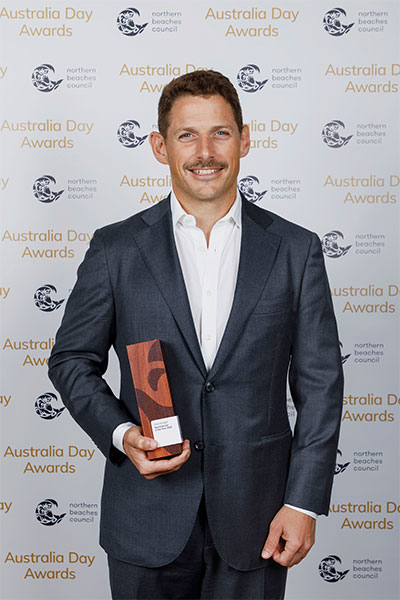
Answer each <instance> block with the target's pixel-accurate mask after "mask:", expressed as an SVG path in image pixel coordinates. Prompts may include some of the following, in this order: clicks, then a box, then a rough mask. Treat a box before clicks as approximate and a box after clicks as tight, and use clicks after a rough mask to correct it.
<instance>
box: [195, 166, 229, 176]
mask: <svg viewBox="0 0 400 600" xmlns="http://www.w3.org/2000/svg"><path fill="white" fill-rule="evenodd" d="M190 170H191V171H192V173H196V174H197V175H212V174H213V173H218V171H222V168H219V169H190Z"/></svg>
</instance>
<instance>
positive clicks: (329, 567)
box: [318, 554, 349, 583]
mask: <svg viewBox="0 0 400 600" xmlns="http://www.w3.org/2000/svg"><path fill="white" fill-rule="evenodd" d="M341 564H342V561H341V560H340V558H339V557H338V556H335V555H334V554H330V555H329V556H326V557H325V558H323V559H322V560H321V562H320V563H319V566H318V572H319V574H320V575H321V577H322V579H323V580H324V581H327V582H328V583H337V582H338V581H341V580H342V579H344V578H345V577H346V575H347V573H348V572H349V569H347V571H337V570H336V567H337V566H340V565H341Z"/></svg>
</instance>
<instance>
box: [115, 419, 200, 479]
mask: <svg viewBox="0 0 400 600" xmlns="http://www.w3.org/2000/svg"><path fill="white" fill-rule="evenodd" d="M122 444H123V446H124V450H125V452H126V454H127V456H128V458H129V460H130V461H131V462H132V463H133V464H134V465H135V467H136V468H137V470H138V471H139V473H140V474H141V475H143V477H144V478H145V479H154V478H155V477H159V476H160V475H166V474H167V473H173V472H174V471H177V470H178V469H180V468H181V466H182V465H183V463H185V462H186V461H187V459H188V458H189V456H190V444H189V440H184V442H183V450H182V452H181V454H179V455H178V456H174V457H173V458H166V459H162V458H160V459H159V460H149V459H148V458H147V454H146V451H147V450H155V449H156V448H157V442H156V441H155V440H153V439H152V438H148V437H144V436H143V435H142V428H141V427H139V426H137V425H135V426H134V427H130V428H129V429H128V430H127V431H126V432H125V435H124V439H123V441H122Z"/></svg>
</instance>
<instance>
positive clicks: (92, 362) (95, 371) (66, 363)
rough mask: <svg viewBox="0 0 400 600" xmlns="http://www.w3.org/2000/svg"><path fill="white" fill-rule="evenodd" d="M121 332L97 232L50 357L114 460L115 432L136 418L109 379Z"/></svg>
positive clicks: (82, 419) (65, 394) (70, 404)
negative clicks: (110, 357) (117, 330)
mask: <svg viewBox="0 0 400 600" xmlns="http://www.w3.org/2000/svg"><path fill="white" fill-rule="evenodd" d="M114 334H115V305H114V297H113V291H112V287H111V282H110V278H109V271H108V264H107V257H106V251H105V246H104V241H103V238H102V234H101V231H96V233H95V234H94V236H93V239H92V242H91V244H90V248H89V250H88V251H87V253H86V256H85V259H84V261H83V263H82V264H81V266H80V267H79V269H78V279H77V282H76V284H75V286H74V289H73V290H72V292H71V295H70V297H69V300H68V302H67V305H66V309H65V314H64V317H63V320H62V322H61V326H60V328H59V330H58V332H57V335H56V341H55V346H54V348H53V350H52V353H51V356H50V359H49V377H50V379H51V381H52V383H53V384H54V386H55V388H56V389H57V390H58V391H59V392H60V394H61V397H62V399H63V402H64V404H65V406H66V407H67V408H68V410H69V411H70V413H71V415H72V417H73V418H74V419H75V420H76V421H77V422H78V424H79V425H80V426H81V427H82V428H83V429H84V430H85V431H86V433H87V434H88V435H89V436H90V437H91V438H92V440H93V441H94V442H95V444H96V445H97V446H98V447H99V449H100V450H101V452H102V453H103V454H104V455H105V456H106V458H110V459H111V460H112V461H113V462H120V461H121V460H122V459H123V456H124V455H122V453H120V452H119V451H118V450H117V449H116V448H114V446H113V445H112V433H113V431H114V429H115V428H116V427H117V426H118V425H120V424H121V423H124V422H127V421H131V420H132V416H131V415H130V414H129V412H128V411H127V410H126V409H125V407H124V406H123V404H122V403H121V402H120V401H119V400H118V398H116V397H115V396H114V394H113V393H112V391H111V389H110V387H109V386H108V385H107V383H106V381H105V380H104V379H103V374H104V372H105V371H106V369H107V364H108V352H109V349H110V347H111V345H112V344H113V341H114Z"/></svg>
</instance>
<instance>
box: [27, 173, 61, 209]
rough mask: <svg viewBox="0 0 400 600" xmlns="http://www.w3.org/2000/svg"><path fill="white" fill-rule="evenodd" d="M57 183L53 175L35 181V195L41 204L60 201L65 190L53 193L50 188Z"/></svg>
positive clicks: (43, 176)
mask: <svg viewBox="0 0 400 600" xmlns="http://www.w3.org/2000/svg"><path fill="white" fill-rule="evenodd" d="M55 183H56V180H55V179H54V177H52V176H51V175H42V176H41V177H38V178H37V179H35V182H34V184H33V195H34V196H35V198H36V200H39V202H44V203H45V204H48V203H49V202H54V201H55V200H58V199H59V197H60V196H61V194H62V193H63V192H64V190H60V191H59V192H53V190H51V189H50V186H51V185H52V184H55Z"/></svg>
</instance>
